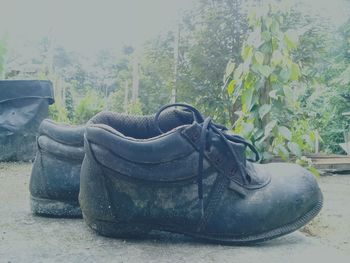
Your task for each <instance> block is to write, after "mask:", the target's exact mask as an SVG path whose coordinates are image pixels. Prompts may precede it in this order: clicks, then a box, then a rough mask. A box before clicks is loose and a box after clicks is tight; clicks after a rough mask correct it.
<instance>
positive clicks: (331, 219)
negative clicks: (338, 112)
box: [0, 163, 350, 263]
mask: <svg viewBox="0 0 350 263" xmlns="http://www.w3.org/2000/svg"><path fill="white" fill-rule="evenodd" d="M30 171H31V164H29V163H22V164H21V163H12V164H10V163H0V187H1V188H0V262H1V263H2V262H84V263H85V262H86V263H87V262H220V263H221V262H239V263H245V262H260V263H264V262H268V263H274V262H279V263H280V262H283V263H286V262H317V263H319V262H328V263H329V262H334V263H338V262H350V175H338V176H325V177H321V178H319V183H320V186H321V188H322V190H323V193H324V199H325V204H324V208H323V210H322V212H321V214H320V215H319V216H318V217H316V218H315V219H314V220H313V221H312V222H311V223H310V224H309V225H307V226H306V227H305V228H303V229H302V230H301V231H297V232H294V233H292V234H289V235H287V236H284V237H281V238H278V239H275V240H272V241H269V242H265V243H261V244H258V245H254V246H221V245H215V244H206V243H203V242H200V241H197V240H195V239H191V238H186V237H184V236H182V235H173V234H167V233H162V232H155V233H152V234H151V235H149V236H148V237H147V238H144V239H141V240H118V239H111V238H105V237H101V236H98V235H97V234H95V233H94V232H92V231H91V230H90V229H89V228H88V227H87V226H86V225H85V224H84V221H83V220H82V219H52V218H41V217H36V216H33V215H32V214H31V213H30V209H29V192H28V182H29V175H30Z"/></svg>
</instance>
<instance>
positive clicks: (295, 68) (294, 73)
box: [290, 63, 300, 80]
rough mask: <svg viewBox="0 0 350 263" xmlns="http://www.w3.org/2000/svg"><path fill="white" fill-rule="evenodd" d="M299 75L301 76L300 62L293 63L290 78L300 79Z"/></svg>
mask: <svg viewBox="0 0 350 263" xmlns="http://www.w3.org/2000/svg"><path fill="white" fill-rule="evenodd" d="M299 77H300V68H299V66H298V64H296V63H292V66H291V74H290V79H291V80H298V79H299Z"/></svg>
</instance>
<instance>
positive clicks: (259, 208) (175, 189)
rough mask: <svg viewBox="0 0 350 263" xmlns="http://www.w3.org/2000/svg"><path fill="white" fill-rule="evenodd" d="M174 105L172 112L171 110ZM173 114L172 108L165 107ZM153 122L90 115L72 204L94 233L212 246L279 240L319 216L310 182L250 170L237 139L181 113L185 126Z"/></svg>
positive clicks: (285, 171)
mask: <svg viewBox="0 0 350 263" xmlns="http://www.w3.org/2000/svg"><path fill="white" fill-rule="evenodd" d="M177 105H178V106H181V104H177ZM170 106H174V105H170ZM170 106H166V107H163V108H162V109H161V110H160V111H159V112H158V114H156V116H155V118H154V120H149V119H142V118H133V117H132V116H129V117H127V118H125V117H124V118H120V116H118V115H115V116H114V115H113V114H110V113H108V114H104V113H102V114H99V115H98V116H97V117H96V118H94V119H92V121H91V123H90V124H89V125H88V126H87V128H86V133H85V141H84V145H85V153H86V154H85V158H84V161H83V164H82V170H81V184H80V194H79V200H80V204H81V208H82V211H83V215H84V219H85V221H86V222H87V224H88V225H89V226H90V227H91V228H93V229H94V230H96V231H97V232H98V233H100V234H102V235H106V236H112V237H132V236H137V235H140V234H144V233H147V232H148V231H150V230H163V231H169V232H176V233H182V234H186V235H189V236H193V237H198V238H202V239H206V240H210V241H214V242H220V243H248V242H258V241H264V240H268V239H272V238H275V237H278V236H282V235H285V234H287V233H290V232H292V231H295V230H297V229H298V228H300V227H302V226H303V225H305V224H306V223H307V222H309V221H310V220H311V219H312V218H313V217H314V216H316V215H317V214H318V212H319V211H320V210H321V207H322V194H321V192H320V189H319V187H318V185H317V182H316V180H315V178H314V176H313V175H312V174H311V173H309V172H308V171H307V170H305V169H304V168H302V167H300V166H298V165H295V164H278V163H274V164H266V165H260V164H255V163H253V162H251V161H248V160H246V156H245V151H246V148H250V150H251V151H252V152H253V153H255V155H256V159H255V161H257V160H258V159H259V158H258V153H257V151H256V149H255V148H254V146H252V145H251V144H249V143H248V142H247V141H245V140H244V139H243V138H242V137H239V136H236V135H232V134H230V133H229V132H228V131H227V130H226V129H225V128H224V127H223V126H221V125H217V124H214V123H213V122H212V121H211V119H210V118H205V119H204V118H203V117H202V115H201V114H200V113H199V112H198V111H197V110H196V109H194V108H193V107H191V106H188V105H182V106H183V107H185V108H186V110H187V111H190V112H192V113H193V115H192V116H193V118H192V120H191V121H190V122H188V120H186V121H184V122H183V123H182V125H181V123H180V124H179V123H176V124H175V123H174V125H169V124H171V123H172V121H171V120H170V121H169V122H168V124H167V125H160V127H158V128H159V129H158V128H155V127H157V126H158V124H159V121H158V119H159V118H158V117H159V115H160V113H161V112H162V111H164V109H166V108H167V107H170Z"/></svg>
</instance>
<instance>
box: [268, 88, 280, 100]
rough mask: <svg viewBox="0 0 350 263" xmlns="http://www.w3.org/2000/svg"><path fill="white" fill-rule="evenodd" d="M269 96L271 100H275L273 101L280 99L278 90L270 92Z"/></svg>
mask: <svg viewBox="0 0 350 263" xmlns="http://www.w3.org/2000/svg"><path fill="white" fill-rule="evenodd" d="M269 96H270V98H273V99H275V100H277V99H278V96H277V90H271V91H270V92H269Z"/></svg>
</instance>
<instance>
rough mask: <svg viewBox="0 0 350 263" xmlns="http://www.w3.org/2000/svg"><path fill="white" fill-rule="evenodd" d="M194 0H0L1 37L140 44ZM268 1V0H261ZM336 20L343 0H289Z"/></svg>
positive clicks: (343, 13)
mask: <svg viewBox="0 0 350 263" xmlns="http://www.w3.org/2000/svg"><path fill="white" fill-rule="evenodd" d="M195 1H196V0H0V37H1V36H2V35H3V34H5V33H6V32H7V33H8V44H9V45H10V47H11V48H17V47H18V48H19V49H20V48H21V46H23V45H24V43H27V42H28V41H29V42H35V41H38V40H40V39H41V38H42V37H44V36H45V35H48V34H50V35H51V36H53V37H54V39H55V40H56V44H57V45H62V46H64V47H65V48H67V49H68V50H73V51H78V52H80V53H83V54H85V55H88V54H91V53H94V52H96V51H97V50H100V49H105V48H112V49H114V50H120V49H121V47H123V45H125V44H133V45H134V46H138V45H140V44H141V43H142V42H144V41H145V40H147V39H150V38H151V37H154V36H155V35H157V34H158V33H160V32H162V31H163V32H164V31H166V30H168V29H171V28H172V27H174V25H175V24H176V20H177V18H178V17H179V16H180V15H181V10H184V9H188V8H190V7H191V6H193V2H195ZM266 1H271V0H266ZM292 1H298V2H301V3H303V5H305V13H313V15H318V14H319V15H320V16H321V17H325V19H329V20H330V21H331V22H332V23H334V24H341V23H343V22H344V21H345V20H346V19H347V18H349V17H350V14H349V6H350V1H348V0H292Z"/></svg>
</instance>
